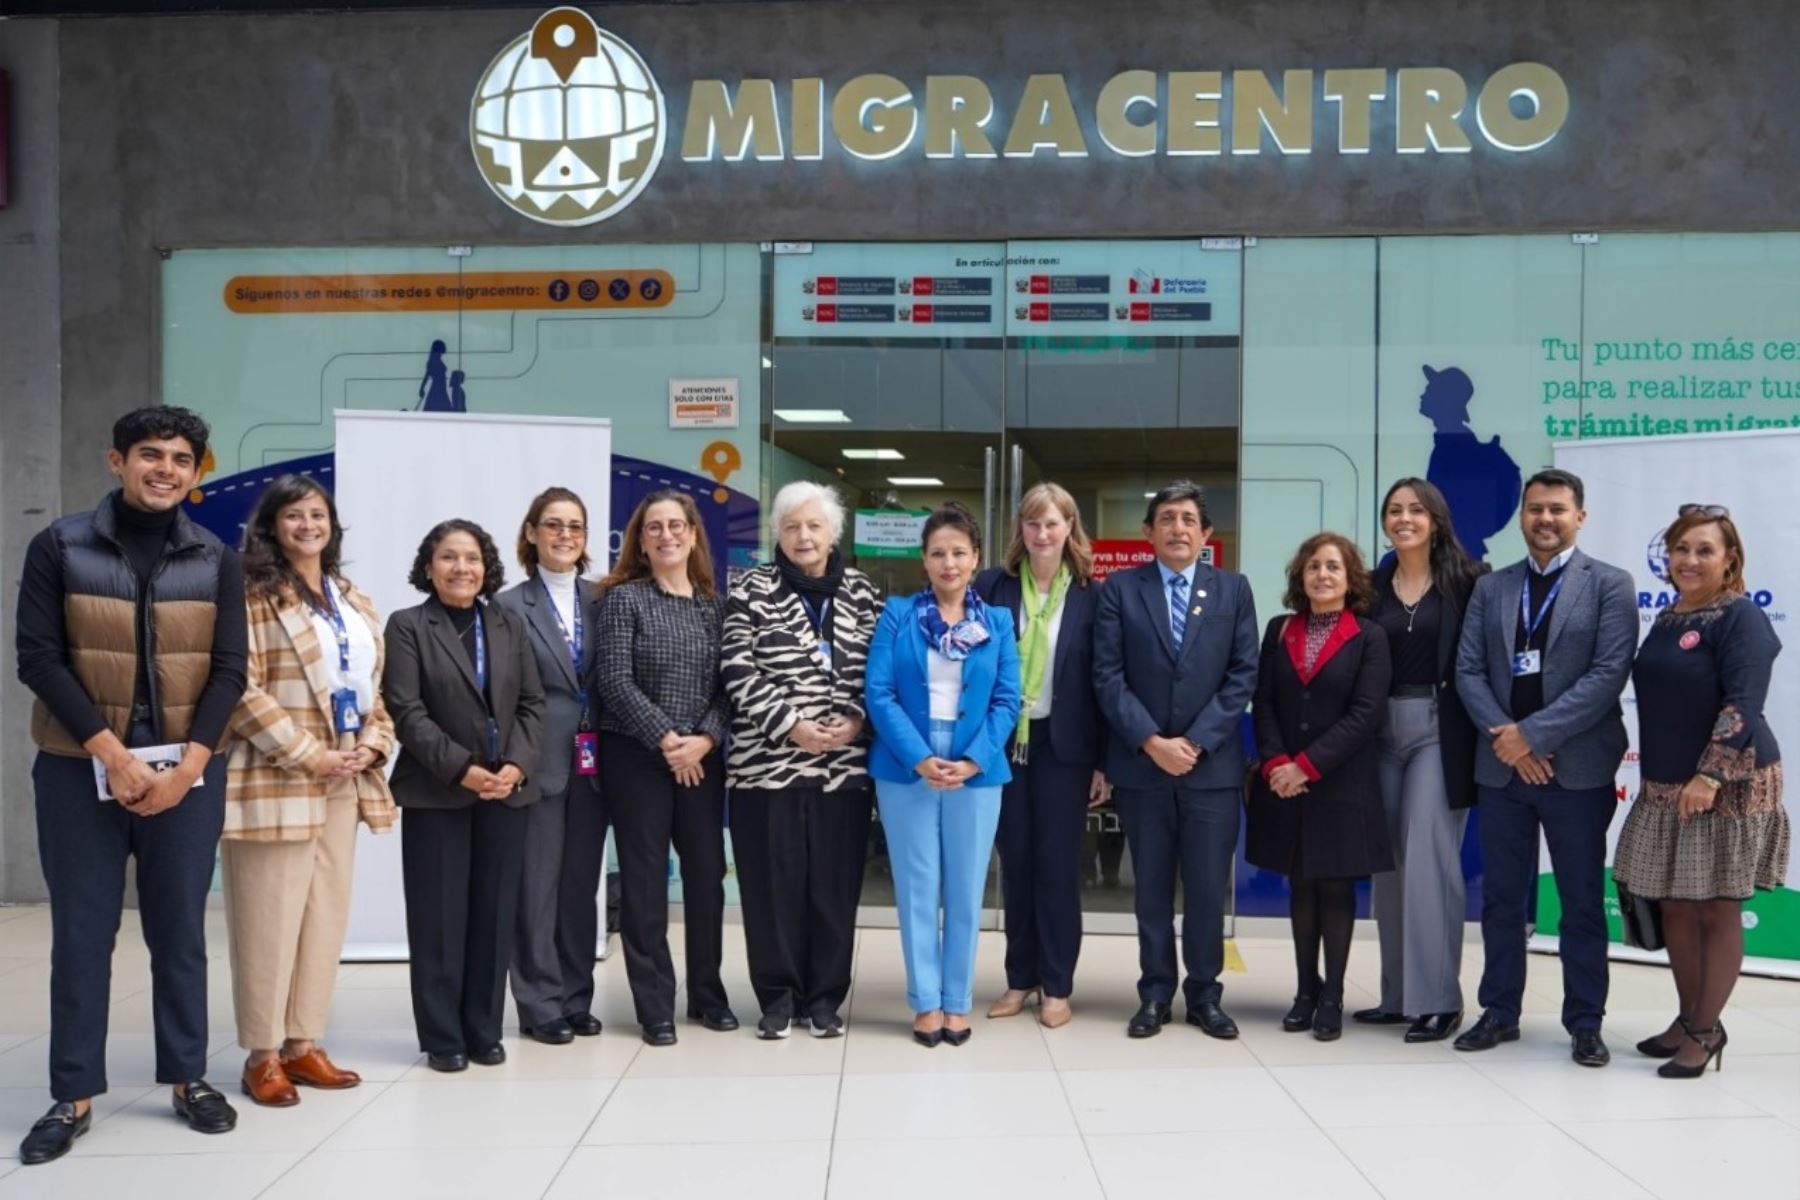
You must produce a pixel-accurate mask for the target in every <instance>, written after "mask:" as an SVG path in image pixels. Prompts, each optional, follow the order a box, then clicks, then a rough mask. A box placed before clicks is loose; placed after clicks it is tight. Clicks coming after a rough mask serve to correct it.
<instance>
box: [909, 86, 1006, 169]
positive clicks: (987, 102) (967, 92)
mask: <svg viewBox="0 0 1800 1200" xmlns="http://www.w3.org/2000/svg"><path fill="white" fill-rule="evenodd" d="M993 115H994V94H993V93H992V92H990V91H988V85H987V84H985V83H983V82H981V80H979V79H977V78H975V76H973V75H930V76H927V77H926V79H925V157H926V158H955V157H956V153H957V150H958V148H959V147H960V148H961V150H962V153H963V154H964V155H965V156H966V157H969V158H992V157H994V143H992V142H990V141H988V136H987V134H985V133H983V132H982V128H983V127H984V126H985V125H986V124H987V123H988V121H989V120H991V119H992V118H993Z"/></svg>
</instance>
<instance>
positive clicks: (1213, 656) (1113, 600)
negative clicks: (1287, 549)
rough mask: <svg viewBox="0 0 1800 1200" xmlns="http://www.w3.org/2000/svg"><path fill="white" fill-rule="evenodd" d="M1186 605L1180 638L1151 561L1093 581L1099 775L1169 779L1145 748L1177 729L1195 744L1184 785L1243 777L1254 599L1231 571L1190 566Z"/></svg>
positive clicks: (1125, 784)
mask: <svg viewBox="0 0 1800 1200" xmlns="http://www.w3.org/2000/svg"><path fill="white" fill-rule="evenodd" d="M1193 601H1194V607H1195V608H1196V609H1197V610H1198V611H1196V612H1193V613H1192V614H1191V615H1190V616H1189V617H1188V622H1187V630H1186V633H1185V636H1183V638H1182V642H1181V645H1179V646H1177V645H1175V638H1174V634H1173V633H1172V632H1171V631H1170V629H1169V602H1168V600H1167V599H1165V598H1164V588H1163V582H1162V572H1161V571H1159V570H1157V566H1156V564H1155V563H1153V562H1152V563H1146V564H1144V565H1143V566H1141V567H1133V568H1132V569H1131V570H1129V571H1121V572H1120V573H1118V574H1117V575H1114V576H1112V577H1110V578H1109V579H1107V581H1106V586H1105V587H1103V588H1101V589H1100V605H1099V611H1098V612H1097V613H1096V614H1095V617H1094V690H1095V692H1096V693H1097V694H1098V696H1099V698H1100V708H1101V710H1102V711H1104V712H1105V713H1106V719H1107V721H1108V722H1109V723H1110V724H1111V725H1112V729H1113V736H1112V737H1110V738H1108V739H1107V744H1106V777H1107V778H1108V779H1110V780H1111V781H1112V783H1113V786H1114V787H1122V788H1153V787H1157V786H1159V785H1163V784H1167V783H1168V782H1169V778H1170V777H1169V776H1167V775H1165V774H1163V772H1162V770H1161V768H1159V767H1158V766H1157V765H1156V763H1155V762H1153V761H1152V760H1151V758H1150V756H1149V755H1147V754H1145V753H1144V751H1143V744H1144V740H1145V739H1146V738H1148V737H1149V736H1150V735H1151V734H1153V733H1155V734H1161V735H1162V736H1163V737H1185V738H1187V739H1188V740H1189V741H1190V742H1192V743H1194V745H1195V746H1198V747H1199V748H1200V750H1201V751H1202V753H1201V755H1200V761H1199V763H1198V764H1196V765H1195V767H1194V769H1193V770H1192V771H1189V772H1188V773H1187V774H1186V775H1184V776H1182V777H1181V779H1180V786H1181V787H1184V788H1235V787H1241V786H1242V785H1243V782H1244V748H1243V741H1242V733H1241V731H1240V728H1239V722H1240V721H1241V719H1242V717H1243V715H1244V710H1245V709H1246V708H1248V707H1249V705H1250V698H1251V697H1252V696H1254V695H1255V694H1256V673H1257V662H1258V658H1259V654H1258V641H1257V632H1256V604H1255V601H1254V600H1253V599H1252V598H1251V595H1250V584H1249V582H1248V581H1247V580H1245V578H1244V577H1243V576H1242V575H1239V574H1237V573H1236V572H1235V571H1223V570H1220V569H1218V568H1217V567H1209V566H1207V565H1206V564H1205V563H1201V564H1199V565H1198V566H1197V567H1195V569H1194V597H1193Z"/></svg>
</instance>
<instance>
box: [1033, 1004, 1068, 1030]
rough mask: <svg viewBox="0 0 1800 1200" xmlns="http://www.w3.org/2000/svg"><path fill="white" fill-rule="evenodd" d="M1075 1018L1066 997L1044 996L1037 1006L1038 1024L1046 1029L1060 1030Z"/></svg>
mask: <svg viewBox="0 0 1800 1200" xmlns="http://www.w3.org/2000/svg"><path fill="white" fill-rule="evenodd" d="M1074 1017H1075V1010H1074V1009H1073V1008H1070V1007H1069V1000H1068V997H1066V996H1045V997H1044V998H1043V1000H1042V1001H1041V1002H1040V1003H1039V1004H1038V1023H1039V1024H1041V1025H1043V1026H1044V1027H1045V1028H1046V1029H1061V1028H1062V1027H1063V1026H1064V1025H1067V1024H1068V1023H1069V1022H1070V1021H1071V1020H1073V1019H1074Z"/></svg>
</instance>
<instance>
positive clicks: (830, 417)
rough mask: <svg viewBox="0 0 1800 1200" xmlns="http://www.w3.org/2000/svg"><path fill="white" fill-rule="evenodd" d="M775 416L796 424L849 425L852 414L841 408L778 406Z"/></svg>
mask: <svg viewBox="0 0 1800 1200" xmlns="http://www.w3.org/2000/svg"><path fill="white" fill-rule="evenodd" d="M775 416H776V417H777V418H779V419H780V420H783V421H791V422H793V423H794V424H796V425H799V424H803V423H804V424H813V425H848V424H849V423H850V414H849V413H847V412H845V411H844V410H843V409H841V408H778V409H776V410H775Z"/></svg>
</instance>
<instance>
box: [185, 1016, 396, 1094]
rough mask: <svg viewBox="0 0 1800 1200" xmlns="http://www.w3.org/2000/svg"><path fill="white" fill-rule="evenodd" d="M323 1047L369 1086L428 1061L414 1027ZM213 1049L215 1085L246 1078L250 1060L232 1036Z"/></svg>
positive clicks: (353, 1036) (358, 1032)
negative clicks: (245, 1067) (421, 1049)
mask: <svg viewBox="0 0 1800 1200" xmlns="http://www.w3.org/2000/svg"><path fill="white" fill-rule="evenodd" d="M319 1044H320V1045H322V1046H324V1047H325V1049H326V1052H327V1053H329V1054H330V1055H331V1061H332V1062H334V1063H336V1064H337V1065H338V1066H340V1067H343V1068H344V1069H345V1070H347V1071H355V1072H356V1073H357V1074H358V1075H361V1076H362V1077H363V1083H364V1084H365V1085H367V1084H371V1083H391V1082H393V1081H394V1080H396V1079H399V1078H401V1077H402V1076H404V1075H405V1074H406V1073H407V1072H408V1071H410V1070H412V1068H413V1067H414V1066H415V1065H417V1064H419V1063H422V1062H424V1061H425V1056H424V1055H423V1054H421V1053H419V1049H418V1041H417V1037H416V1035H415V1034H414V1033H413V1031H412V1029H411V1027H408V1028H405V1029H352V1030H344V1031H340V1032H333V1033H329V1034H327V1035H326V1037H325V1040H324V1041H322V1042H321V1043H319ZM213 1045H214V1046H215V1047H216V1048H215V1049H214V1050H213V1052H212V1057H211V1058H209V1059H208V1060H207V1070H208V1071H209V1072H211V1078H212V1080H213V1082H214V1083H216V1084H218V1086H219V1087H221V1088H224V1087H225V1085H226V1084H228V1083H235V1082H236V1081H237V1080H238V1079H240V1078H242V1076H243V1071H244V1059H245V1058H246V1057H248V1056H247V1055H246V1054H245V1053H244V1050H243V1048H242V1047H240V1046H239V1045H238V1044H237V1039H236V1038H235V1037H234V1036H232V1035H231V1034H220V1033H216V1032H215V1033H214V1034H213ZM303 1094H304V1093H303Z"/></svg>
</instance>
